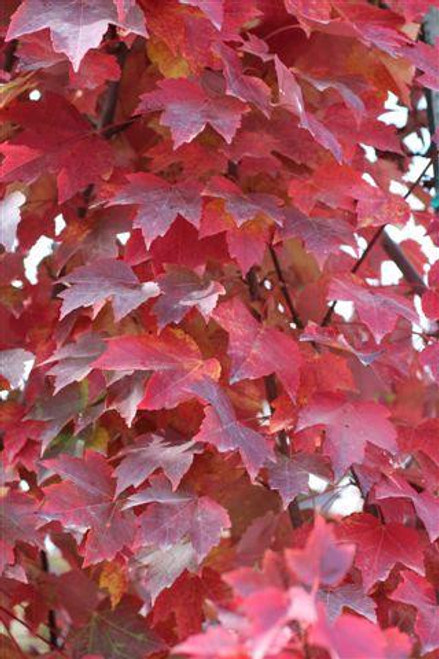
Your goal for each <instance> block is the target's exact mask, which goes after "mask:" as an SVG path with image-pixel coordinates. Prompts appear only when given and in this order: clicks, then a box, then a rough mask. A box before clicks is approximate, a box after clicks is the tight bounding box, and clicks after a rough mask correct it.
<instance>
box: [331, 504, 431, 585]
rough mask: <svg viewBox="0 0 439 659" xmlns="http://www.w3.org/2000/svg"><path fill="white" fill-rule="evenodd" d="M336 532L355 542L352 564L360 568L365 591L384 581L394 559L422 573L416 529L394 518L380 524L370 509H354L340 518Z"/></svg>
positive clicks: (419, 545) (421, 556)
mask: <svg viewBox="0 0 439 659" xmlns="http://www.w3.org/2000/svg"><path fill="white" fill-rule="evenodd" d="M337 535H338V536H339V538H341V539H342V540H343V541H348V542H353V543H355V544H356V545H357V553H356V555H355V565H356V566H357V567H358V568H359V569H360V570H361V574H362V577H363V584H364V588H365V590H366V592H368V591H369V590H370V589H371V588H372V587H373V585H374V584H375V583H376V582H377V581H385V580H386V579H387V577H388V576H389V574H390V572H391V570H392V569H393V567H394V566H395V565H396V564H397V563H401V564H402V565H405V566H406V567H408V568H411V569H412V570H414V571H415V572H417V573H418V574H421V575H423V574H424V567H423V548H422V544H421V540H420V537H419V533H418V532H417V531H415V529H411V528H408V527H406V526H403V525H402V524H398V523H396V522H390V523H387V524H382V523H381V522H380V521H379V520H378V519H377V518H376V517H374V516H373V515H370V514H369V513H355V514H354V515H351V516H350V517H348V518H346V519H345V520H344V521H343V524H342V525H341V526H340V527H339V528H338V530H337Z"/></svg>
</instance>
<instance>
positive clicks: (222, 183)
mask: <svg viewBox="0 0 439 659" xmlns="http://www.w3.org/2000/svg"><path fill="white" fill-rule="evenodd" d="M203 195H206V196H208V197H214V198H219V199H224V202H225V208H226V210H227V211H228V212H229V213H230V215H231V216H232V217H233V218H234V220H235V221H236V224H237V226H238V227H240V226H242V224H244V222H248V221H249V220H253V219H255V218H256V217H257V216H258V215H264V216H268V217H269V218H271V219H272V220H273V221H274V222H276V224H279V225H281V226H282V224H283V218H284V211H283V209H282V208H281V207H280V202H279V199H277V198H276V197H274V196H273V195H269V194H266V193H262V192H251V193H247V194H244V193H243V192H242V190H241V189H240V188H239V187H238V186H237V185H236V184H235V183H233V181H230V180H228V179H226V178H224V177H221V176H216V177H214V178H212V179H210V181H209V183H208V185H207V186H206V187H205V189H204V191H203Z"/></svg>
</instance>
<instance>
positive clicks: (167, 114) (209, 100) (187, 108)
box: [137, 78, 246, 148]
mask: <svg viewBox="0 0 439 659" xmlns="http://www.w3.org/2000/svg"><path fill="white" fill-rule="evenodd" d="M154 110H163V112H162V116H161V119H160V122H161V123H162V124H163V125H164V126H168V128H170V130H171V133H172V138H173V140H174V147H175V148H177V147H179V146H180V145H181V144H184V143H185V142H191V141H192V140H193V139H194V138H195V137H197V135H199V134H200V133H201V132H202V131H203V130H204V129H205V128H206V126H207V125H208V124H209V125H210V126H212V128H214V129H215V130H216V131H217V132H218V133H219V134H220V135H221V136H222V137H223V138H224V139H225V141H226V142H227V143H228V144H230V142H231V141H232V139H233V137H234V135H235V133H236V131H237V130H238V128H239V126H240V125H241V115H242V114H243V112H245V111H246V106H245V105H244V103H242V102H241V101H239V100H238V99H236V98H233V97H232V96H219V95H216V94H214V93H208V92H207V91H206V90H205V89H203V87H202V86H201V85H200V84H198V83H197V82H194V81H192V80H188V79H186V78H179V79H175V80H162V81H160V82H159V83H158V89H156V90H155V91H152V92H148V93H147V94H143V95H142V96H141V97H140V105H139V107H138V110H137V111H138V112H151V111H154Z"/></svg>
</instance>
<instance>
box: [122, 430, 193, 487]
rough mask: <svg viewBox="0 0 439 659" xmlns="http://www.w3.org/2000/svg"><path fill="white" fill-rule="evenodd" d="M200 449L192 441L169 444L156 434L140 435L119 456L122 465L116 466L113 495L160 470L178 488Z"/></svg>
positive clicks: (137, 483) (136, 485) (138, 483)
mask: <svg viewBox="0 0 439 659" xmlns="http://www.w3.org/2000/svg"><path fill="white" fill-rule="evenodd" d="M198 452H199V448H198V447H197V445H196V443H195V442H193V441H189V442H180V443H178V444H177V443H170V442H168V441H166V439H165V438H163V437H160V436H158V435H141V436H140V437H137V439H136V442H135V444H133V445H132V446H128V447H127V448H125V449H123V450H122V451H121V452H120V453H119V454H118V457H122V458H123V460H122V462H121V463H120V464H119V465H118V466H117V467H116V469H115V471H114V474H115V476H116V478H117V488H116V494H120V492H123V491H124V490H126V489H127V488H128V487H130V486H133V487H138V486H139V485H140V484H141V483H143V481H144V480H146V479H147V478H148V477H149V476H150V475H151V474H152V473H153V472H154V471H155V470H156V469H158V468H159V467H160V468H161V469H162V470H163V472H164V473H165V474H166V476H167V477H168V478H169V480H170V481H171V483H172V488H173V489H174V490H176V489H177V487H178V485H179V484H180V481H181V479H182V478H183V476H184V475H185V473H186V472H187V471H188V470H189V468H190V466H191V464H192V461H193V459H194V455H195V454H196V453H198Z"/></svg>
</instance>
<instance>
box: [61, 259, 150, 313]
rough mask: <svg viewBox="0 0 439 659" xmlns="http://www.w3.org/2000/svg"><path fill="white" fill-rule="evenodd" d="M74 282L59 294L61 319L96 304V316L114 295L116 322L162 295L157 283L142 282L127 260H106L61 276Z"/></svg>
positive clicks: (69, 282) (62, 279)
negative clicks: (76, 310)
mask: <svg viewBox="0 0 439 659" xmlns="http://www.w3.org/2000/svg"><path fill="white" fill-rule="evenodd" d="M60 281H61V282H63V283H66V284H70V287H69V288H66V289H65V290H64V291H62V292H61V293H60V294H59V297H61V298H62V299H63V303H62V307H61V318H63V317H64V316H66V315H67V314H69V313H70V312H71V311H74V310H75V309H78V308H80V307H87V306H90V305H93V316H94V317H96V316H97V314H98V313H99V311H100V310H101V309H102V307H103V306H104V304H105V302H106V301H107V299H108V298H111V300H112V304H113V310H114V318H115V320H116V321H119V320H121V319H122V318H124V316H126V315H127V314H128V313H130V311H133V309H136V308H137V307H138V306H139V305H140V304H142V303H143V302H146V300H149V299H150V298H152V297H156V296H157V295H158V294H159V291H160V289H159V287H158V285H157V284H156V283H155V282H146V283H144V284H141V283H140V282H139V280H138V279H137V277H136V275H135V274H134V273H133V271H132V270H131V268H130V267H129V265H127V264H126V263H124V262H123V261H116V260H114V259H104V260H102V261H97V262H96V263H93V264H92V265H83V266H81V267H79V268H76V269H75V270H73V271H72V272H70V273H69V274H68V275H66V276H65V277H62V278H61V279H60Z"/></svg>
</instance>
